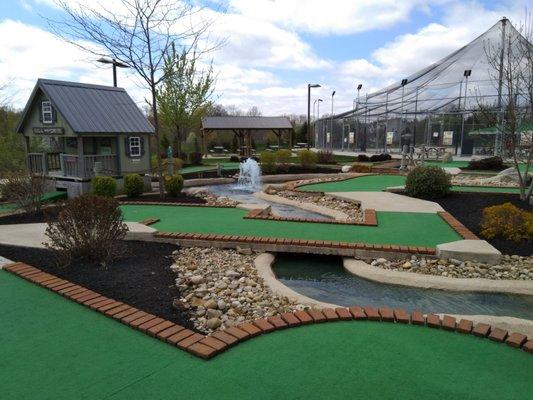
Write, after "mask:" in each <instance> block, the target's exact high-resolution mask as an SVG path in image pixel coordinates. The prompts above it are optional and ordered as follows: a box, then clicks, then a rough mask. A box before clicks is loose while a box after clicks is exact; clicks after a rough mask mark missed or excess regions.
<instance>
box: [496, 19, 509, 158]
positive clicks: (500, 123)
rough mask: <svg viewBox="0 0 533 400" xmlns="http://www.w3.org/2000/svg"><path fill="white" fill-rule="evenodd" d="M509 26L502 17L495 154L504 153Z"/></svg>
mask: <svg viewBox="0 0 533 400" xmlns="http://www.w3.org/2000/svg"><path fill="white" fill-rule="evenodd" d="M506 28H507V18H505V17H503V18H502V46H501V47H502V48H501V51H500V70H499V77H498V110H499V115H498V129H497V131H496V143H495V146H494V154H495V155H502V144H503V102H502V91H503V60H504V55H505V31H506Z"/></svg>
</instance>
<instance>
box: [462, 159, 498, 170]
mask: <svg viewBox="0 0 533 400" xmlns="http://www.w3.org/2000/svg"><path fill="white" fill-rule="evenodd" d="M505 168H507V166H506V165H505V164H504V163H503V160H502V158H501V157H497V156H496V157H487V158H482V159H480V160H470V162H469V163H468V166H467V169H473V170H491V171H500V170H502V169H505Z"/></svg>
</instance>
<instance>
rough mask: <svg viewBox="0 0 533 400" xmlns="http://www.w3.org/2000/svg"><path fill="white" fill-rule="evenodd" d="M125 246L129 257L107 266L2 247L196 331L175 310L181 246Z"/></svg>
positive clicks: (6, 254)
mask: <svg viewBox="0 0 533 400" xmlns="http://www.w3.org/2000/svg"><path fill="white" fill-rule="evenodd" d="M125 245H126V251H127V255H126V256H125V257H124V258H121V259H119V260H117V261H115V262H114V263H113V264H112V265H109V266H107V267H103V266H101V265H99V264H98V263H95V262H88V261H80V262H74V263H72V265H70V266H67V267H63V266H59V265H58V264H57V262H56V257H55V255H54V254H53V253H52V252H51V251H50V250H47V249H37V248H28V247H19V246H7V245H0V255H2V256H3V257H6V258H8V259H10V260H13V261H20V262H24V263H26V264H29V265H32V266H34V267H36V268H39V269H42V270H43V271H45V272H48V273H50V274H53V275H56V276H58V277H60V278H63V279H66V280H68V281H70V282H73V283H76V284H78V285H81V286H84V287H86V288H88V289H91V290H94V291H95V292H98V293H100V294H102V295H104V296H107V297H111V298H113V299H115V300H118V301H122V302H124V303H126V304H129V305H130V306H133V307H136V308H138V309H140V310H143V311H146V312H149V313H151V314H154V315H156V316H158V317H161V318H165V319H168V320H170V321H172V322H175V323H177V324H180V325H182V326H185V327H188V328H190V329H192V324H191V323H190V322H189V316H188V313H187V312H186V311H181V310H177V309H175V308H174V307H172V300H173V299H174V298H176V297H180V293H179V290H178V288H177V287H176V285H175V284H174V280H175V279H176V277H175V276H174V273H173V272H172V271H171V270H170V265H171V264H172V262H173V261H172V258H171V257H170V256H171V255H172V252H173V251H174V250H177V249H178V247H177V246H175V245H171V244H167V243H152V242H140V241H126V242H125Z"/></svg>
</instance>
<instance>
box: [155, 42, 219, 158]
mask: <svg viewBox="0 0 533 400" xmlns="http://www.w3.org/2000/svg"><path fill="white" fill-rule="evenodd" d="M164 70H165V76H166V78H165V79H164V80H163V83H162V85H161V87H160V88H159V89H158V91H157V100H158V102H159V112H160V116H161V121H162V122H163V124H165V125H166V126H167V127H168V128H169V129H171V130H173V131H174V137H175V138H176V142H175V143H176V145H177V148H176V149H174V150H175V151H176V153H177V155H178V157H181V142H182V140H183V138H184V137H186V135H187V133H188V132H189V131H190V130H191V129H192V128H194V127H195V126H197V125H199V121H200V120H201V118H202V116H203V115H204V112H205V107H206V106H207V104H208V101H209V98H210V97H211V95H212V94H213V90H214V83H215V77H214V75H213V68H212V65H209V67H208V68H207V69H205V70H200V68H199V65H198V56H197V54H196V48H195V47H193V48H192V50H191V49H183V50H182V51H181V52H177V51H176V48H175V46H174V45H173V46H172V50H171V51H170V52H169V54H168V55H167V56H166V57H165V67H164Z"/></svg>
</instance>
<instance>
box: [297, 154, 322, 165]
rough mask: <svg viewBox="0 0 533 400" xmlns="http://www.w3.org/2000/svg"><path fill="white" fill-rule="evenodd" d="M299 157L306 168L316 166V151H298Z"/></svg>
mask: <svg viewBox="0 0 533 400" xmlns="http://www.w3.org/2000/svg"><path fill="white" fill-rule="evenodd" d="M298 159H299V161H300V165H301V166H302V167H304V168H309V169H314V168H316V163H317V161H318V156H317V155H316V153H315V152H314V151H311V150H302V151H300V152H298Z"/></svg>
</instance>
